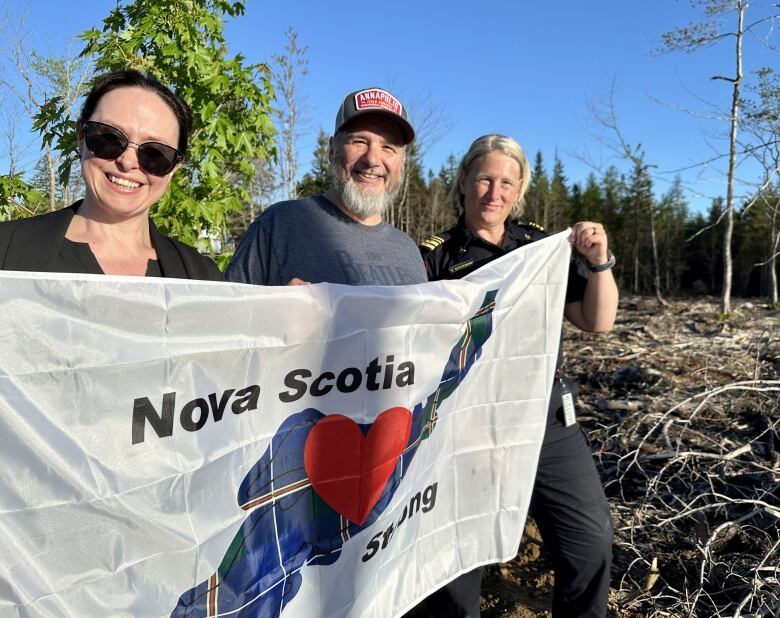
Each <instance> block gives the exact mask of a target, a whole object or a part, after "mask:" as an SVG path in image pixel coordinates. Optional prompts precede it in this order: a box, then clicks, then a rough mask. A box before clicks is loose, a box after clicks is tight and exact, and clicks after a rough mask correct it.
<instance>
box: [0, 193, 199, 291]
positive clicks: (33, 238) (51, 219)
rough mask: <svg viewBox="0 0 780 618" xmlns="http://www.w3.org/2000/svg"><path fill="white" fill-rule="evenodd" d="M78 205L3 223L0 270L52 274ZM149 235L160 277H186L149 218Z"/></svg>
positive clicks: (176, 256)
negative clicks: (10, 222)
mask: <svg viewBox="0 0 780 618" xmlns="http://www.w3.org/2000/svg"><path fill="white" fill-rule="evenodd" d="M81 202H82V200H79V201H77V202H76V203H75V204H73V205H72V206H69V207H68V208H63V209H61V210H56V211H54V212H51V213H47V214H45V215H40V216H37V217H32V218H30V219H21V220H19V221H14V222H12V224H4V225H6V226H11V227H8V228H6V230H5V231H6V232H7V234H8V235H9V238H8V241H7V246H5V247H3V246H0V268H2V269H3V270H24V271H31V272H54V268H53V264H54V261H55V259H56V257H57V254H58V253H59V251H60V248H61V247H62V243H63V240H64V239H65V233H66V232H67V231H68V226H69V225H70V222H71V221H72V220H73V215H75V214H76V211H77V210H78V209H79V206H81ZM149 233H150V236H151V239H152V245H153V246H154V249H155V251H156V252H157V261H158V262H159V264H160V270H161V271H162V275H163V277H176V278H179V279H188V278H190V276H189V275H188V272H187V269H186V268H185V266H184V263H183V261H182V258H181V255H180V253H179V251H177V249H176V247H175V245H174V244H173V242H172V241H171V240H170V239H169V238H168V237H166V236H163V235H162V234H160V232H158V231H157V228H156V227H155V226H154V223H152V220H151V219H149ZM3 236H4V234H3V231H2V230H0V241H3V240H4V239H3ZM2 244H5V242H0V245H2ZM3 256H4V257H3Z"/></svg>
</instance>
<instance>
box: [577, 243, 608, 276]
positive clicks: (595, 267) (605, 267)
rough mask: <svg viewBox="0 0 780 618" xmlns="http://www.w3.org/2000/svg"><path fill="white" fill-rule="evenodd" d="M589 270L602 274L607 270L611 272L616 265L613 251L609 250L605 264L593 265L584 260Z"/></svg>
mask: <svg viewBox="0 0 780 618" xmlns="http://www.w3.org/2000/svg"><path fill="white" fill-rule="evenodd" d="M582 261H583V262H584V264H585V268H587V269H588V270H589V271H590V272H592V273H600V272H604V271H605V270H609V269H610V268H612V267H613V266H614V265H615V254H614V253H612V249H607V261H606V262H604V263H603V264H591V263H590V262H589V261H588V260H586V259H584V258H583V260H582Z"/></svg>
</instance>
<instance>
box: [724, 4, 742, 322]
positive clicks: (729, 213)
mask: <svg viewBox="0 0 780 618" xmlns="http://www.w3.org/2000/svg"><path fill="white" fill-rule="evenodd" d="M746 8H747V2H744V1H743V0H737V15H738V20H739V24H738V26H737V32H736V36H737V46H736V61H737V74H736V77H735V78H734V79H732V80H731V82H732V84H733V87H732V95H731V133H730V136H729V172H728V181H727V182H728V184H727V186H726V218H725V224H726V228H725V230H724V233H723V294H722V295H721V299H720V310H721V313H724V314H727V313H731V279H732V274H733V264H732V257H731V242H732V237H733V235H734V176H735V175H736V169H737V123H738V120H739V88H740V85H741V84H742V29H743V23H744V19H745V9H746Z"/></svg>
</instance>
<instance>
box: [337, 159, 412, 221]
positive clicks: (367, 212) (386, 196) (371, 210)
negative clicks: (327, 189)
mask: <svg viewBox="0 0 780 618" xmlns="http://www.w3.org/2000/svg"><path fill="white" fill-rule="evenodd" d="M343 169H344V168H343V167H342V166H341V165H339V164H338V162H335V161H334V162H331V164H330V178H331V183H332V184H333V188H334V189H335V191H336V193H338V195H339V197H340V198H341V201H342V202H343V203H344V208H346V209H347V211H349V213H350V214H352V215H354V216H355V217H357V218H358V219H368V218H369V217H373V216H375V215H379V216H381V217H384V215H385V213H386V212H387V211H388V210H389V209H390V207H391V206H392V205H393V202H394V201H395V198H396V197H397V196H398V192H399V190H400V189H401V184H402V182H403V177H402V176H400V177H399V179H398V182H396V183H395V185H394V186H393V187H390V188H389V189H385V190H384V191H382V193H379V194H377V195H366V194H365V193H362V192H361V191H360V189H358V186H357V184H356V183H355V181H354V180H352V178H350V177H349V176H346V177H345V176H344V174H343V173H342V172H343Z"/></svg>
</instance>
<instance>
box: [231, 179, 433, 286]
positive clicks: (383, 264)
mask: <svg viewBox="0 0 780 618" xmlns="http://www.w3.org/2000/svg"><path fill="white" fill-rule="evenodd" d="M293 277H298V278H300V279H303V280H304V281H308V282H310V283H323V282H328V283H346V284H349V285H409V284H415V283H424V282H426V281H428V277H427V275H426V274H425V267H424V265H423V261H422V258H421V257H420V252H419V250H418V249H417V246H416V245H415V244H414V241H413V240H412V239H411V238H410V237H409V236H408V235H407V234H405V233H403V232H401V231H400V230H398V229H396V228H394V227H393V226H392V225H390V224H388V223H387V222H385V221H382V223H380V224H379V225H362V224H361V223H358V222H357V221H355V220H353V219H350V218H349V217H348V216H346V215H345V214H344V213H343V212H341V210H339V208H338V207H336V206H335V205H334V204H332V203H331V202H330V200H328V199H326V198H325V197H324V196H322V195H316V196H314V197H308V198H304V199H300V200H292V201H289V202H279V203H277V204H274V205H273V206H271V207H270V208H268V209H267V210H266V211H265V212H263V214H262V215H260V216H259V217H258V218H257V219H256V220H255V222H254V223H252V225H251V226H250V227H249V229H248V230H247V231H246V234H245V235H244V237H243V238H242V239H241V242H240V243H239V246H238V249H237V250H236V254H235V255H234V256H233V260H232V261H231V262H230V266H228V269H227V271H226V272H225V279H226V280H227V281H234V282H239V283H255V284H259V285H286V284H287V283H288V282H289V281H290V279H292V278H293Z"/></svg>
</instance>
